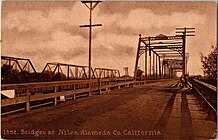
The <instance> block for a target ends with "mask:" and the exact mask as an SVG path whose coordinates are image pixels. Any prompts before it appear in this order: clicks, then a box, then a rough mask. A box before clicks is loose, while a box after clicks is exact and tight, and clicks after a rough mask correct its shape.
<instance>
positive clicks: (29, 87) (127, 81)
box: [1, 78, 145, 115]
mask: <svg viewBox="0 0 218 140" xmlns="http://www.w3.org/2000/svg"><path fill="white" fill-rule="evenodd" d="M144 83H145V81H135V80H134V78H113V79H93V80H91V81H89V80H71V81H56V82H38V83H37V82H36V83H24V84H5V85H1V90H2V91H3V90H15V97H14V98H11V99H2V100H1V107H2V115H5V114H10V113H14V112H17V111H21V110H26V111H30V109H31V108H35V107H39V106H43V105H47V104H54V105H56V104H57V103H58V102H59V101H62V100H67V99H76V98H78V97H81V96H89V95H91V93H97V94H101V93H103V92H106V93H108V92H110V90H115V89H120V88H124V87H132V86H137V85H141V84H144Z"/></svg>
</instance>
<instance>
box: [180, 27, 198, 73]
mask: <svg viewBox="0 0 218 140" xmlns="http://www.w3.org/2000/svg"><path fill="white" fill-rule="evenodd" d="M176 33H180V34H181V33H182V35H181V36H182V38H183V45H182V46H183V50H182V58H183V59H182V61H183V63H182V75H183V76H184V75H185V74H186V56H185V49H186V36H195V35H194V33H195V28H186V27H184V28H176Z"/></svg>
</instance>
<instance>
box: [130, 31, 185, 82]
mask: <svg viewBox="0 0 218 140" xmlns="http://www.w3.org/2000/svg"><path fill="white" fill-rule="evenodd" d="M184 39H185V35H176V36H165V35H163V34H160V35H158V36H156V37H141V35H139V43H138V50H137V56H136V63H135V75H134V76H135V78H136V77H137V73H136V71H137V70H138V61H139V58H140V57H141V56H142V55H143V54H145V77H146V78H147V77H148V73H147V71H148V68H149V72H150V73H149V76H150V77H151V76H152V73H153V77H156V78H157V77H158V75H159V77H160V78H161V75H163V76H164V77H165V75H166V74H168V73H169V75H170V73H173V72H168V71H173V68H172V67H169V65H166V63H164V62H166V60H165V58H171V59H174V57H177V58H181V61H182V68H181V67H180V70H181V69H182V70H183V69H185V67H184V64H185V63H184V62H183V57H186V56H185V55H184V46H185V44H184V43H185V41H184ZM152 54H153V58H151V57H152ZM148 56H149V61H150V62H147V61H148V60H147V59H148V58H147V57H148ZM161 59H162V62H161ZM151 60H152V61H151ZM152 62H153V67H152ZM161 63H162V71H161ZM148 64H149V66H148ZM155 64H156V66H155ZM158 64H159V66H158ZM152 68H153V72H152ZM177 70H178V68H177ZM184 71H185V70H184ZM161 73H162V74H161Z"/></svg>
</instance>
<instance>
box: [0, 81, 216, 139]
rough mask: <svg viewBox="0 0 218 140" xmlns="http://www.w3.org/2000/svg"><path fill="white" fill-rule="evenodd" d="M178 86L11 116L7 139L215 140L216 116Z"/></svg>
mask: <svg viewBox="0 0 218 140" xmlns="http://www.w3.org/2000/svg"><path fill="white" fill-rule="evenodd" d="M175 82H176V81H175V80H171V81H170V80H168V81H160V82H155V83H150V84H145V85H143V86H138V87H131V88H125V89H120V90H114V91H111V92H110V93H109V94H102V95H92V96H89V97H85V98H79V99H77V100H71V101H66V102H63V103H60V104H58V105H57V106H48V107H43V108H40V109H35V110H32V111H31V112H29V113H20V114H16V115H11V116H6V117H3V118H2V128H1V132H2V133H1V134H2V138H59V139H60V138H62V139H63V138H70V139H73V138H75V139H76V138H89V139H92V138H102V139H103V138H108V139H111V138H123V139H126V138H144V139H146V138H147V139H162V138H164V139H211V138H214V137H215V135H216V134H215V132H216V119H215V118H214V117H212V116H214V115H211V114H210V113H209V112H210V111H209V109H208V108H206V109H205V105H203V104H202V103H201V101H200V100H199V99H198V98H197V96H196V93H195V92H193V91H192V90H191V89H190V88H183V89H180V88H179V87H170V86H171V85H172V84H174V83H175ZM215 117H216V116H215Z"/></svg>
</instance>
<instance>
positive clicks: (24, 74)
mask: <svg viewBox="0 0 218 140" xmlns="http://www.w3.org/2000/svg"><path fill="white" fill-rule="evenodd" d="M1 69H2V72H3V71H4V73H2V78H3V79H2V80H3V82H4V79H6V78H9V75H15V73H17V74H16V76H18V77H16V78H18V79H16V80H17V81H14V82H15V83H17V82H29V81H39V80H40V79H39V75H38V73H37V72H36V70H35V68H34V66H33V64H32V62H31V61H30V59H26V58H17V57H9V56H1ZM12 71H13V72H12ZM11 78H14V79H15V77H11Z"/></svg>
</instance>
